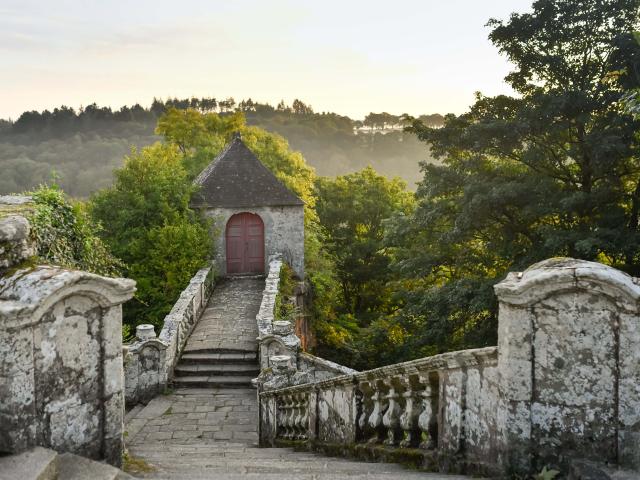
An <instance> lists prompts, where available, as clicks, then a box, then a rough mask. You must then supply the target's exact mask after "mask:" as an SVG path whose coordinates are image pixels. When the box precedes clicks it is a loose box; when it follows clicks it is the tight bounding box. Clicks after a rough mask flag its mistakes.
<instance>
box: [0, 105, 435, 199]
mask: <svg viewBox="0 0 640 480" xmlns="http://www.w3.org/2000/svg"><path fill="white" fill-rule="evenodd" d="M170 106H174V107H176V108H196V109H198V110H201V111H215V112H218V113H220V114H222V115H225V114H228V113H229V112H233V111H242V112H244V114H245V116H246V118H247V123H248V124H249V125H257V126H260V127H263V128H265V129H267V130H269V131H273V132H276V133H279V134H280V135H282V136H284V137H285V138H286V139H287V140H288V141H289V143H290V144H291V146H292V147H293V148H294V149H296V150H300V151H301V152H302V153H303V155H304V157H305V158H306V160H307V162H308V163H309V164H310V165H312V166H313V167H314V168H315V169H316V171H317V172H318V174H319V175H325V176H334V175H339V174H344V173H347V172H352V171H355V170H359V169H361V168H363V167H364V166H366V165H368V164H371V165H372V166H373V167H374V168H375V169H376V170H378V171H379V172H381V173H383V174H384V175H387V176H401V177H402V178H404V179H405V180H406V181H407V182H408V184H409V187H410V188H412V189H413V188H414V186H415V185H414V184H415V182H416V181H418V180H419V179H420V178H421V175H420V170H419V166H418V162H420V161H422V160H429V152H428V150H427V149H426V148H425V145H424V144H423V143H421V142H419V141H417V140H416V139H415V137H413V136H412V135H409V134H405V133H404V132H403V131H402V128H401V127H402V120H401V117H400V116H395V115H390V114H388V113H371V114H369V115H367V117H366V118H365V119H364V120H363V121H358V120H352V119H350V118H349V117H345V116H340V115H337V114H335V113H314V112H313V110H312V109H311V107H309V106H308V105H305V104H304V103H303V102H301V101H299V100H296V101H294V102H293V104H292V105H291V106H288V105H285V104H284V103H280V104H279V105H278V106H277V107H273V106H271V105H267V104H260V103H255V102H253V101H252V100H250V99H249V100H246V101H245V100H243V101H241V102H240V103H238V104H236V103H235V102H234V101H233V99H226V100H221V101H216V100H215V99H212V98H201V99H196V98H192V99H184V100H177V99H170V100H168V101H166V102H162V101H160V100H155V101H154V102H153V104H152V105H151V106H150V107H149V108H144V107H142V106H140V105H134V106H133V107H126V106H125V107H122V108H121V109H120V110H117V111H113V110H111V109H110V108H107V107H98V106H97V105H95V104H93V105H89V106H87V107H85V108H82V109H80V110H79V111H75V110H74V109H71V108H69V107H64V106H62V107H60V108H56V109H54V110H53V111H48V110H45V111H43V112H36V111H31V112H25V113H23V114H22V115H21V116H20V117H19V118H18V119H17V120H16V121H15V122H9V121H6V120H0V172H1V175H0V194H6V193H11V192H19V191H24V190H27V189H30V188H33V187H35V186H37V185H38V184H39V183H42V182H45V181H50V180H51V178H52V176H55V177H56V178H57V182H58V183H59V184H60V185H61V186H62V187H63V188H64V189H65V191H67V192H68V193H69V194H71V195H74V196H78V197H86V196H88V195H89V194H91V192H93V191H95V190H97V189H99V188H102V187H105V186H107V185H109V184H110V183H111V181H112V177H113V176H112V172H113V169H114V168H116V167H118V166H120V165H121V164H122V159H123V157H124V155H126V154H127V153H129V151H130V150H131V147H132V146H133V147H142V146H144V145H148V144H150V143H153V142H155V141H157V140H159V137H157V136H156V135H154V129H155V125H156V122H157V119H158V117H159V116H160V115H162V113H163V112H164V111H165V109H166V108H168V107H170ZM422 118H423V119H424V120H425V121H426V122H429V123H431V124H432V125H439V124H440V123H441V122H442V116H440V115H438V114H435V115H429V116H423V117H422Z"/></svg>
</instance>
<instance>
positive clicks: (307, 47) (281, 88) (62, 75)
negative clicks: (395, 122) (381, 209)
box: [0, 0, 532, 119]
mask: <svg viewBox="0 0 640 480" xmlns="http://www.w3.org/2000/svg"><path fill="white" fill-rule="evenodd" d="M531 3H532V0H482V1H480V0H415V1H413V0H386V1H378V0H340V1H336V0H289V1H287V0H262V1H258V0H226V1H221V0H202V1H198V0H180V1H176V0H172V1H169V0H153V1H146V0H128V1H121V0H102V1H98V0H94V1H92V0H85V1H67V0H55V1H44V0H43V1H39V2H38V1H29V0H0V118H8V117H11V118H14V119H15V118H16V117H17V116H18V115H19V114H20V113H21V112H22V111H24V110H33V109H37V110H41V109H44V108H49V109H51V108H53V107H55V106H59V105H61V104H65V105H69V106H72V107H78V106H80V105H87V104H89V103H92V102H97V103H98V104H100V105H110V106H112V107H119V106H121V105H123V104H133V103H136V102H139V103H141V104H143V105H148V104H150V103H151V101H152V99H153V97H154V96H155V97H161V98H166V97H168V96H175V97H186V96H192V95H195V96H213V97H216V98H225V97H229V96H233V97H234V98H235V99H236V100H239V99H242V98H248V97H251V98H253V99H254V100H258V101H262V102H270V103H272V104H276V103H277V102H278V101H279V100H280V99H284V100H285V101H287V102H291V101H292V100H293V99H294V98H300V99H302V100H303V101H305V102H307V103H310V104H311V105H312V106H313V107H314V109H315V110H316V111H335V112H338V113H342V114H346V115H349V116H351V117H354V118H362V117H363V116H364V115H365V114H366V113H368V112H370V111H388V112H391V113H397V114H399V113H404V112H407V113H411V114H421V113H433V112H440V113H446V112H456V113H459V112H462V111H464V110H465V108H466V107H467V106H468V105H469V104H470V103H471V102H472V101H473V93H474V92H475V91H482V92H483V93H485V94H497V93H502V92H509V89H508V87H507V86H506V85H504V83H503V82H502V78H503V77H504V75H505V73H507V72H508V71H509V65H508V63H507V61H506V60H505V59H504V58H503V57H501V56H500V55H499V54H498V51H497V50H496V49H495V48H494V47H493V46H492V45H491V44H490V43H489V41H488V40H487V35H488V33H489V30H488V28H487V27H485V24H486V22H487V20H488V19H489V18H491V17H497V18H507V17H508V15H509V14H510V13H511V12H513V11H518V12H522V11H526V10H529V8H530V4H531Z"/></svg>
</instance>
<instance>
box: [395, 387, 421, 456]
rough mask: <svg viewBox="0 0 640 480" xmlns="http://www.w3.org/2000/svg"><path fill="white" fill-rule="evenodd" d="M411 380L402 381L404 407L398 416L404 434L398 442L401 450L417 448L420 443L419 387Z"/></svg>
mask: <svg viewBox="0 0 640 480" xmlns="http://www.w3.org/2000/svg"><path fill="white" fill-rule="evenodd" d="M413 380H414V379H413V378H406V379H403V386H404V393H403V394H402V397H403V398H404V403H405V407H404V412H402V415H401V416H400V427H401V428H402V431H403V432H404V438H403V439H402V441H401V442H400V446H401V447H402V448H412V447H417V446H418V444H419V443H420V429H419V428H418V417H419V416H420V408H419V407H420V405H419V399H418V395H419V388H420V385H419V384H418V383H417V382H414V381H413Z"/></svg>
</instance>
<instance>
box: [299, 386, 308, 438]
mask: <svg viewBox="0 0 640 480" xmlns="http://www.w3.org/2000/svg"><path fill="white" fill-rule="evenodd" d="M308 437H309V394H308V393H302V394H300V412H299V416H298V438H299V439H301V440H306V439H307V438H308Z"/></svg>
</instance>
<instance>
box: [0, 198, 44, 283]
mask: <svg viewBox="0 0 640 480" xmlns="http://www.w3.org/2000/svg"><path fill="white" fill-rule="evenodd" d="M32 210H33V201H32V199H31V197H26V196H11V195H0V274H1V273H2V272H3V271H5V270H7V269H9V268H11V267H14V266H16V265H18V264H20V263H21V262H23V261H24V260H26V259H28V258H30V257H32V256H34V255H35V254H36V244H35V241H34V239H33V238H32V237H31V226H30V225H29V221H28V220H27V218H26V216H27V215H28V214H29V213H30V212H31V211H32Z"/></svg>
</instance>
